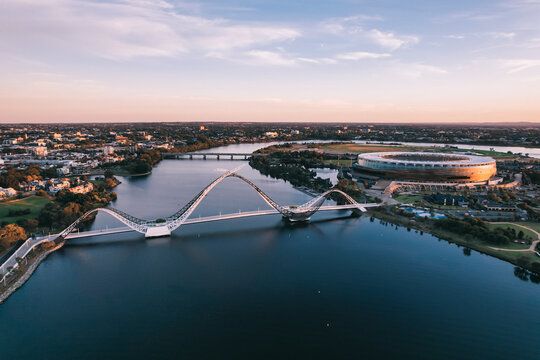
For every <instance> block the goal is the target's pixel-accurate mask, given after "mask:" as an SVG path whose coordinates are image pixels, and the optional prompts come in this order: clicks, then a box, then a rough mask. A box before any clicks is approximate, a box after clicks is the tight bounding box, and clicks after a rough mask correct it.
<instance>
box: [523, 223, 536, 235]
mask: <svg viewBox="0 0 540 360" xmlns="http://www.w3.org/2000/svg"><path fill="white" fill-rule="evenodd" d="M519 224H520V225H523V226H527V227H530V228H531V229H533V230H534V231H536V232H539V233H540V222H520V223H519Z"/></svg>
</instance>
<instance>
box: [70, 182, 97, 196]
mask: <svg viewBox="0 0 540 360" xmlns="http://www.w3.org/2000/svg"><path fill="white" fill-rule="evenodd" d="M92 190H94V185H93V184H92V183H84V184H81V185H77V186H74V187H72V188H70V189H69V191H70V192H72V193H74V194H86V193H89V192H90V191H92Z"/></svg>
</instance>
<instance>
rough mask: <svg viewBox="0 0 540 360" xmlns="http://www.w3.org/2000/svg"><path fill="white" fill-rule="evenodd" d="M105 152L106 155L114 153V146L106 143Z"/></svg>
mask: <svg viewBox="0 0 540 360" xmlns="http://www.w3.org/2000/svg"><path fill="white" fill-rule="evenodd" d="M103 154H105V155H111V154H114V146H109V145H105V146H104V147H103Z"/></svg>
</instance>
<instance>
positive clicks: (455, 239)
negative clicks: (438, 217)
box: [368, 211, 540, 275]
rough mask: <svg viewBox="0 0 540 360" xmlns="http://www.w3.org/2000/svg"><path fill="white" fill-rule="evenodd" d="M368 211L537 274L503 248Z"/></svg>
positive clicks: (389, 215) (384, 219)
mask: <svg viewBox="0 0 540 360" xmlns="http://www.w3.org/2000/svg"><path fill="white" fill-rule="evenodd" d="M368 213H369V214H370V215H371V216H373V218H376V219H378V220H381V221H386V222H388V223H390V224H393V225H397V226H403V227H405V228H410V229H415V230H418V231H422V232H423V233H425V234H429V235H431V236H434V237H436V238H438V239H440V240H444V241H446V242H448V243H450V244H456V245H458V246H463V247H466V248H468V249H471V250H475V251H477V252H479V253H481V254H484V255H487V256H491V257H494V258H497V259H499V260H502V261H505V262H508V263H510V264H512V265H515V266H518V267H520V268H523V269H526V270H528V271H530V272H532V273H535V274H537V272H536V271H534V270H533V269H531V267H530V264H527V265H525V264H520V263H519V258H514V257H510V256H505V255H504V254H503V253H501V252H500V251H505V250H495V249H493V248H491V247H490V246H488V245H485V246H484V245H478V244H475V243H473V242H469V241H466V240H462V239H460V238H459V235H458V234H454V233H451V232H441V231H437V230H434V229H433V228H432V227H431V226H429V225H428V226H422V225H423V223H419V222H417V221H414V222H410V220H405V219H402V218H400V217H398V216H397V215H391V214H387V213H381V212H379V211H369V212H368ZM539 275H540V274H539Z"/></svg>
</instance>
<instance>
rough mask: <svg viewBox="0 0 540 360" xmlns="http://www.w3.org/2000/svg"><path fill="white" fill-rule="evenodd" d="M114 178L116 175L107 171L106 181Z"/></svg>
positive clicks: (109, 170)
mask: <svg viewBox="0 0 540 360" xmlns="http://www.w3.org/2000/svg"><path fill="white" fill-rule="evenodd" d="M113 177H114V173H113V171H112V170H111V169H107V170H105V179H112V178H113Z"/></svg>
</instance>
